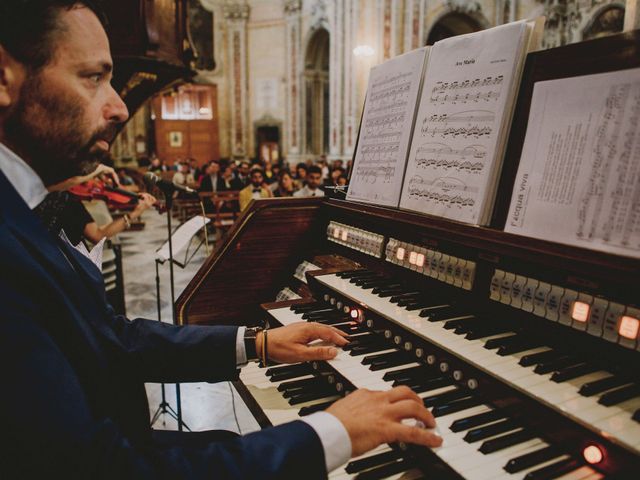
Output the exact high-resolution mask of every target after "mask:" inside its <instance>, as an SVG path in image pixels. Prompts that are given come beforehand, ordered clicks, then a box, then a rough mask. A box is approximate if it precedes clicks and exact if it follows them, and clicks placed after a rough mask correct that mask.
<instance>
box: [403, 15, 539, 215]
mask: <svg viewBox="0 0 640 480" xmlns="http://www.w3.org/2000/svg"><path fill="white" fill-rule="evenodd" d="M542 25H543V20H542V18H540V19H538V20H536V21H531V22H527V21H525V20H523V21H519V22H514V23H509V24H506V25H501V26H498V27H495V28H491V29H488V30H483V31H480V32H475V33H471V34H467V35H460V36H457V37H452V38H447V39H445V40H442V41H440V42H437V43H436V44H435V45H434V46H433V47H432V48H431V51H430V54H429V62H428V65H427V68H426V73H425V78H424V82H423V87H422V94H421V97H420V101H419V104H418V113H417V116H416V120H415V124H414V133H413V139H412V142H411V148H410V153H409V157H408V160H407V167H406V172H405V177H404V183H403V188H402V194H401V198H400V208H402V209H406V210H412V211H417V212H420V213H427V214H431V215H436V216H440V217H444V218H448V219H453V220H457V221H460V222H464V223H469V224H474V225H486V224H488V223H489V220H490V217H491V212H492V209H493V204H494V200H495V196H496V190H497V184H498V179H499V174H500V170H501V166H502V160H503V157H504V153H505V149H506V143H507V139H508V136H509V127H510V125H511V118H512V115H513V110H514V107H515V100H516V97H517V92H518V87H519V85H520V78H521V75H522V70H523V67H524V60H525V58H526V54H527V52H529V51H531V50H533V49H535V48H537V47H538V45H539V42H540V36H541V35H540V33H541V30H542Z"/></svg>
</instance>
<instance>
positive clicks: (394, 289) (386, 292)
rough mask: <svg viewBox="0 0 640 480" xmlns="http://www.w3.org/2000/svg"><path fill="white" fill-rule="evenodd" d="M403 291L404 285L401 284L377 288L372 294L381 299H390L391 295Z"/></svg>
mask: <svg viewBox="0 0 640 480" xmlns="http://www.w3.org/2000/svg"><path fill="white" fill-rule="evenodd" d="M402 290H403V288H402V285H400V284H399V283H392V284H389V285H385V286H382V287H375V288H374V289H373V290H372V291H371V293H373V294H374V295H378V296H380V297H386V296H388V297H390V296H391V295H394V294H395V293H398V292H401V291H402Z"/></svg>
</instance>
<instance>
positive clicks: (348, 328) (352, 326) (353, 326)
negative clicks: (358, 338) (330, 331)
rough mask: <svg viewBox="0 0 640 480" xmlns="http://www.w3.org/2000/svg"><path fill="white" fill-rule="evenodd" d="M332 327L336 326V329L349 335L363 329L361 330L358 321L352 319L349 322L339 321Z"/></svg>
mask: <svg viewBox="0 0 640 480" xmlns="http://www.w3.org/2000/svg"><path fill="white" fill-rule="evenodd" d="M333 328H337V329H338V330H340V331H342V332H344V333H348V334H349V335H352V334H354V333H358V332H362V331H364V330H362V328H361V327H360V324H359V323H358V322H353V321H352V322H349V323H339V324H337V325H334V326H333Z"/></svg>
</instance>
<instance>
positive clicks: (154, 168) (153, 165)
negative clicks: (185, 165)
mask: <svg viewBox="0 0 640 480" xmlns="http://www.w3.org/2000/svg"><path fill="white" fill-rule="evenodd" d="M167 170H168V169H167V166H166V165H165V164H164V163H163V162H162V160H161V159H160V157H158V156H157V155H156V154H155V153H154V154H153V155H152V156H151V161H150V162H149V171H150V172H151V173H155V174H156V175H160V174H161V173H162V172H166V171H167Z"/></svg>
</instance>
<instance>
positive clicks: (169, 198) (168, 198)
mask: <svg viewBox="0 0 640 480" xmlns="http://www.w3.org/2000/svg"><path fill="white" fill-rule="evenodd" d="M157 186H158V187H159V188H160V191H162V193H163V194H164V198H165V204H166V207H167V236H168V242H169V279H170V280H169V281H170V286H171V315H172V317H173V324H174V325H175V323H176V310H175V309H176V305H175V304H176V300H175V283H174V279H173V261H174V260H173V239H172V236H173V235H172V233H173V232H172V229H171V210H172V207H173V192H174V190H173V189H171V188H163V186H161V185H157ZM156 282H157V285H156V289H157V294H158V321H160V277H159V275H158V261H157V260H156ZM162 413H169V415H171V416H172V417H173V418H175V420H176V421H177V422H178V430H179V431H181V432H182V431H183V427H184V428H186V429H187V430H190V429H189V427H188V426H187V425H186V424H185V423H184V422H183V421H182V398H181V393H180V384H179V383H176V411H175V412H174V411H173V409H172V408H171V405H169V404H168V403H167V402H166V398H165V391H164V383H163V384H162V403H161V404H160V406H159V407H158V410H157V411H156V413H155V414H154V416H153V419H152V420H151V425H152V426H153V424H154V423H155V422H156V420H157V419H158V417H159V416H160V414H162Z"/></svg>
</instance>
